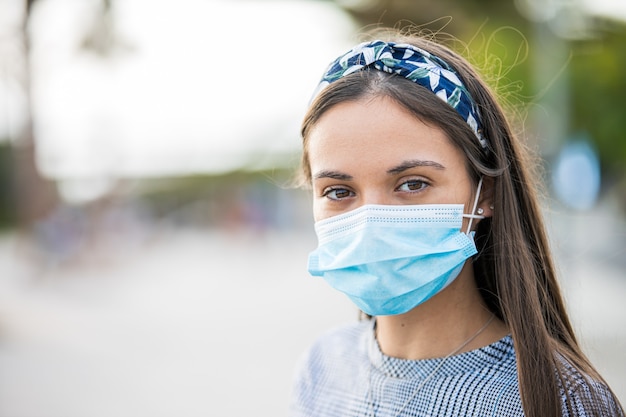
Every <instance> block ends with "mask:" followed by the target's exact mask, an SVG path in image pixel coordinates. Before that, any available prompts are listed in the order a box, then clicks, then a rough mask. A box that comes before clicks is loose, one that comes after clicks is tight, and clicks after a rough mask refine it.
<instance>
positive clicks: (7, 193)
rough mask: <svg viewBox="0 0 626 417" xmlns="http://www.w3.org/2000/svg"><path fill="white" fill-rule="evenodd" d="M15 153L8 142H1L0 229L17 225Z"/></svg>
mask: <svg viewBox="0 0 626 417" xmlns="http://www.w3.org/2000/svg"><path fill="white" fill-rule="evenodd" d="M13 167H14V163H13V153H12V149H11V146H10V145H9V143H8V142H1V141H0V229H5V228H7V227H10V226H13V225H15V222H16V218H17V213H16V208H15V199H14V198H13V196H14V187H13V174H12V173H13Z"/></svg>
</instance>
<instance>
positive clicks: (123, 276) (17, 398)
mask: <svg viewBox="0 0 626 417" xmlns="http://www.w3.org/2000/svg"><path fill="white" fill-rule="evenodd" d="M548 221H549V223H550V227H551V228H552V229H553V230H554V241H555V247H556V252H557V254H558V256H559V260H560V262H559V265H560V269H561V272H562V276H563V285H564V290H565V294H566V297H567V299H568V302H569V308H570V310H571V313H572V316H573V318H574V321H575V324H576V327H577V329H578V330H579V333H580V335H581V340H582V342H583V345H584V347H585V348H586V351H587V352H588V353H589V355H590V356H591V358H592V359H593V361H594V362H595V363H596V365H597V366H598V367H599V368H600V370H601V371H602V372H603V373H604V375H605V377H606V378H607V380H608V381H609V382H610V383H611V384H612V386H613V388H614V389H615V390H616V391H617V393H618V396H619V397H620V398H621V400H622V401H625V400H626V355H624V352H626V326H624V324H623V323H625V322H626V308H625V307H624V301H623V300H624V295H626V274H625V273H624V271H626V256H625V255H626V253H625V251H624V248H625V247H626V245H625V244H624V243H625V242H626V225H625V223H624V221H623V220H617V219H616V217H615V216H614V215H613V214H612V212H611V210H610V209H609V208H607V207H604V208H602V209H599V210H597V211H594V212H590V213H586V214H584V215H582V214H580V215H572V214H564V213H552V214H551V215H549V216H548ZM123 239H124V235H123V234H120V236H119V239H118V240H115V239H113V240H111V242H117V243H113V244H112V243H111V242H109V244H108V246H107V247H106V248H105V247H101V248H99V249H98V250H94V251H92V253H90V254H89V256H88V257H86V258H85V259H81V260H77V261H75V262H73V263H70V264H65V265H61V266H52V265H48V266H47V267H45V268H41V267H37V266H36V265H35V264H33V263H32V262H30V261H28V259H29V258H28V257H27V256H26V255H25V250H24V249H23V244H22V242H21V241H20V240H19V239H17V238H16V237H15V236H4V237H2V238H0V417H112V416H115V417H118V416H119V417H143V416H145V417H160V416H163V417H166V416H168V417H169V416H185V417H193V416H213V415H223V416H252V415H254V416H272V417H274V416H284V415H286V412H287V403H288V398H289V391H290V382H291V375H292V372H293V367H294V365H295V362H296V360H297V358H298V356H299V355H300V353H301V352H302V351H303V350H304V349H305V348H306V346H308V345H309V344H310V343H311V342H312V340H313V339H314V338H315V337H316V336H317V335H318V334H319V333H320V332H322V331H324V330H325V329H327V328H329V327H331V326H335V325H337V324H339V323H342V322H346V321H349V320H354V319H356V317H357V313H356V310H355V309H354V308H353V307H352V305H351V304H350V303H349V301H347V300H346V299H344V297H343V296H342V295H341V294H338V293H336V292H335V291H333V290H331V289H330V288H328V287H327V286H326V285H325V283H324V282H322V281H321V280H318V279H314V278H311V277H309V276H308V274H307V273H306V270H305V265H306V256H307V253H308V252H309V251H310V250H311V249H312V248H313V247H314V245H315V237H314V235H313V234H312V232H310V233H302V232H299V233H295V232H293V233H289V232H280V233H263V232H249V233H248V232H241V231H238V232H232V231H231V232H228V231H222V232H207V231H197V232H193V231H189V230H179V231H163V232H154V233H153V234H152V235H151V236H149V239H147V240H144V241H142V242H141V243H138V244H134V245H131V244H128V245H126V246H123V245H122V243H121V242H122V240H123Z"/></svg>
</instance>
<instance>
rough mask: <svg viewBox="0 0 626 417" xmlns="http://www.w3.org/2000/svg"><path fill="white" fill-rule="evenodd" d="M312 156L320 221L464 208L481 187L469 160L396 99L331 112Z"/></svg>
mask: <svg viewBox="0 0 626 417" xmlns="http://www.w3.org/2000/svg"><path fill="white" fill-rule="evenodd" d="M308 152H309V161H310V168H311V176H312V178H311V180H312V186H313V197H314V199H313V213H314V217H315V220H316V221H319V220H322V219H325V218H327V217H331V216H335V215H337V214H341V213H344V212H347V211H350V210H354V209H356V208H358V207H360V206H362V205H364V204H385V205H400V204H465V212H466V213H468V212H469V211H470V210H471V204H470V202H471V201H472V196H473V191H474V188H475V187H474V186H473V184H472V182H471V180H470V177H469V175H468V173H467V170H466V165H465V157H464V155H463V154H462V153H461V151H460V150H459V149H457V148H456V147H454V146H453V145H452V144H451V143H450V141H449V140H448V138H447V137H446V136H445V134H444V133H443V131H442V130H441V129H439V128H437V127H432V126H429V125H426V124H424V123H422V122H421V121H420V120H418V119H417V118H416V117H415V116H413V115H411V114H410V113H409V112H408V111H407V110H406V109H404V108H403V107H402V106H400V105H399V104H397V103H396V102H395V101H393V100H391V99H389V98H382V97H377V98H373V99H371V98H369V99H361V100H359V101H354V102H345V103H341V104H338V105H335V106H334V107H331V108H330V109H329V110H328V111H327V112H326V113H325V114H324V115H322V117H321V118H320V119H319V120H318V121H317V123H316V124H315V125H314V126H313V127H312V129H311V130H310V132H309V137H308Z"/></svg>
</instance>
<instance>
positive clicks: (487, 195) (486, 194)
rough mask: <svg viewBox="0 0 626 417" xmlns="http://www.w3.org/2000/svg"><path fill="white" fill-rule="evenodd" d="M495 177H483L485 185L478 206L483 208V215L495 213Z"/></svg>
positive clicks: (487, 215)
mask: <svg viewBox="0 0 626 417" xmlns="http://www.w3.org/2000/svg"><path fill="white" fill-rule="evenodd" d="M493 184H494V179H493V177H483V186H482V189H481V191H480V197H479V198H478V207H480V208H482V209H483V216H485V217H491V216H492V215H493V207H494V206H493Z"/></svg>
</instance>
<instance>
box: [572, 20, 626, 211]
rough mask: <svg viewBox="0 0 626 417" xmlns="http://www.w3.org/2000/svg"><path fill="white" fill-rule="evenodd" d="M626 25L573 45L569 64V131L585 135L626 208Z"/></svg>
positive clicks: (608, 29) (616, 26) (612, 25)
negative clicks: (616, 187) (593, 145)
mask: <svg viewBox="0 0 626 417" xmlns="http://www.w3.org/2000/svg"><path fill="white" fill-rule="evenodd" d="M624 45H626V25H624V24H616V23H613V24H610V25H607V26H606V29H605V30H604V31H603V34H602V36H601V37H597V38H594V39H590V40H586V41H580V42H576V43H575V44H574V45H573V46H574V47H573V57H572V62H571V75H570V78H571V87H572V88H571V98H572V100H571V102H572V103H571V105H572V108H571V112H572V120H571V124H572V126H571V127H572V130H573V131H584V132H587V133H588V134H589V135H590V136H591V137H592V138H593V140H594V143H595V145H596V147H597V149H598V152H599V154H600V158H601V162H602V166H603V171H604V172H603V174H604V176H605V177H607V176H608V177H609V178H610V180H611V181H612V182H618V183H621V190H622V194H621V195H622V198H624V199H625V200H624V204H625V206H626V117H625V116H626V104H625V103H624V93H626V78H625V77H624V69H625V68H626V48H624Z"/></svg>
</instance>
